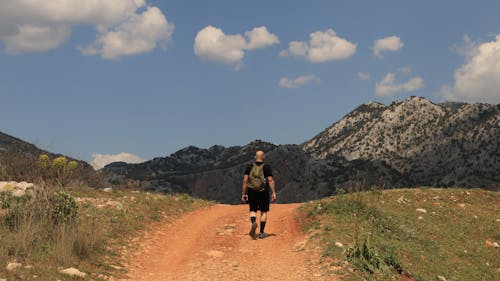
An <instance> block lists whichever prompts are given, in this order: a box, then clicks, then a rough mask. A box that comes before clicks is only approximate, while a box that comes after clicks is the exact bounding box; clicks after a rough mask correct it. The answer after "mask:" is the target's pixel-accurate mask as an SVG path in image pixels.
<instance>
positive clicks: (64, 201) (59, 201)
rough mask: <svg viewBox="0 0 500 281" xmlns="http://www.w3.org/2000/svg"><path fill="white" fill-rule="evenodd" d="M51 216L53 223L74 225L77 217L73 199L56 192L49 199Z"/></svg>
mask: <svg viewBox="0 0 500 281" xmlns="http://www.w3.org/2000/svg"><path fill="white" fill-rule="evenodd" d="M51 205H52V206H51V215H52V220H53V221H54V223H56V224H59V223H74V222H76V218H77V216H78V205H77V204H76V201H75V198H73V197H72V196H71V195H69V194H67V193H64V192H56V193H55V194H54V197H52V198H51Z"/></svg>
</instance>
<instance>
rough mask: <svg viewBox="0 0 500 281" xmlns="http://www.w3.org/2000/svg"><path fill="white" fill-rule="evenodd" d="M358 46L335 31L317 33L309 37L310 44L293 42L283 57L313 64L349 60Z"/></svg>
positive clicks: (284, 51)
mask: <svg viewBox="0 0 500 281" xmlns="http://www.w3.org/2000/svg"><path fill="white" fill-rule="evenodd" d="M356 47H357V44H355V43H352V42H349V41H347V40H346V39H344V38H341V37H338V36H337V34H336V33H335V31H334V30H333V29H331V28H330V29H328V30H326V31H316V32H313V33H311V34H310V35H309V42H302V41H292V42H290V43H289V44H288V49H286V50H283V51H281V52H280V56H282V57H289V56H290V57H304V58H307V59H308V60H309V61H310V62H312V63H321V62H326V61H330V60H341V59H347V58H349V57H351V56H352V55H354V53H356Z"/></svg>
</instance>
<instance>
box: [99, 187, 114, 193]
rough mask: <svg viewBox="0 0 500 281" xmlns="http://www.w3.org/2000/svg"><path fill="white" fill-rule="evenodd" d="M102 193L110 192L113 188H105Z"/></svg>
mask: <svg viewBox="0 0 500 281" xmlns="http://www.w3.org/2000/svg"><path fill="white" fill-rule="evenodd" d="M102 191H104V192H112V191H113V188H111V187H106V188H105V189H103V190H102Z"/></svg>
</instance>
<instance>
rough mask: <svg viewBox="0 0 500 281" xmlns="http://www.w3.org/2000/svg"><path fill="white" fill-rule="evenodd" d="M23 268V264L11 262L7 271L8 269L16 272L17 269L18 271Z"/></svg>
mask: <svg viewBox="0 0 500 281" xmlns="http://www.w3.org/2000/svg"><path fill="white" fill-rule="evenodd" d="M22 266H23V265H22V264H20V263H18V262H9V263H8V264H7V267H6V269H7V271H14V270H16V269H18V268H21V267H22Z"/></svg>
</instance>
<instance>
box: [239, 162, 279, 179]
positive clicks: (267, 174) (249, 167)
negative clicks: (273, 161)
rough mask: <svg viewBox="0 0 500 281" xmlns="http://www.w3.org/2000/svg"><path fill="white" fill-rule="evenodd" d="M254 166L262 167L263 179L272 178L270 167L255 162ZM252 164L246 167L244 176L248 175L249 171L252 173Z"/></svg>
mask: <svg viewBox="0 0 500 281" xmlns="http://www.w3.org/2000/svg"><path fill="white" fill-rule="evenodd" d="M255 164H256V165H264V168H263V169H262V170H263V172H264V178H266V179H267V177H272V176H273V170H272V169H271V165H268V164H264V163H262V162H255ZM252 167H253V164H250V165H248V167H247V168H246V169H245V175H250V171H252Z"/></svg>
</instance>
